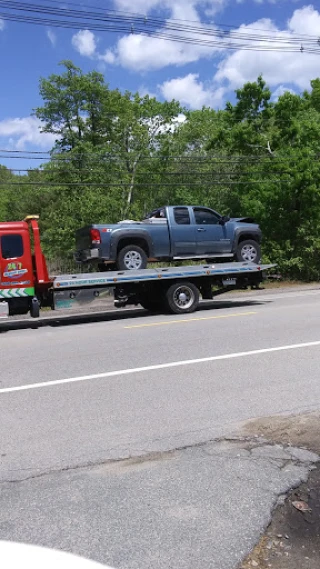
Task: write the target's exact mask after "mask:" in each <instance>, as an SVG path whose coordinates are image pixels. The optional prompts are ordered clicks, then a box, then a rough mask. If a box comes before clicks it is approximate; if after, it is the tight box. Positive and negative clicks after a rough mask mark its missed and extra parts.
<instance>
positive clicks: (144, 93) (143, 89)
mask: <svg viewBox="0 0 320 569" xmlns="http://www.w3.org/2000/svg"><path fill="white" fill-rule="evenodd" d="M138 93H139V95H140V97H146V96H148V97H149V98H150V99H156V98H157V95H156V93H153V92H152V91H150V89H148V87H145V85H141V86H140V87H139V89H138Z"/></svg>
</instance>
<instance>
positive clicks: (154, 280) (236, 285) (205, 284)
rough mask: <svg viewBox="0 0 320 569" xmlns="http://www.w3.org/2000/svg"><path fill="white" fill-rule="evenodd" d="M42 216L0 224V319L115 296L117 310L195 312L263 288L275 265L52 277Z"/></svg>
mask: <svg viewBox="0 0 320 569" xmlns="http://www.w3.org/2000/svg"><path fill="white" fill-rule="evenodd" d="M38 219H39V217H38V216H35V215H30V216H28V217H26V218H25V220H24V221H18V222H2V223H0V318H8V317H10V316H12V315H15V314H28V313H29V314H30V316H31V317H33V318H38V317H39V316H40V308H44V307H49V308H51V309H52V310H59V309H63V310H65V309H69V308H77V307H83V306H84V305H86V304H90V303H92V302H94V301H97V300H99V299H104V298H105V297H106V296H108V295H110V292H112V293H113V296H114V302H115V306H118V307H124V306H126V305H136V306H137V305H139V304H140V305H141V306H142V307H143V308H145V309H147V310H149V311H151V312H155V313H156V312H169V313H174V314H181V313H190V312H194V311H195V310H196V309H197V307H198V305H199V300H200V298H201V297H202V298H203V299H212V298H213V297H214V296H217V295H218V294H222V293H224V292H227V291H230V290H234V289H244V288H247V287H251V288H259V284H260V283H261V282H262V281H263V280H264V278H265V276H266V271H268V270H269V269H270V268H272V267H274V265H257V264H254V263H236V262H232V263H217V264H205V265H193V266H181V267H167V268H157V269H142V270H127V271H107V272H99V273H86V274H81V273H77V274H69V275H59V276H56V277H50V276H49V274H48V269H47V263H46V259H45V256H44V254H43V252H42V248H41V241H40V232H39V225H38Z"/></svg>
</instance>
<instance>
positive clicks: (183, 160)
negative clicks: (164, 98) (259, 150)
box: [0, 149, 320, 174]
mask: <svg viewBox="0 0 320 569" xmlns="http://www.w3.org/2000/svg"><path fill="white" fill-rule="evenodd" d="M266 150H267V149H266ZM1 152H3V151H2V150H0V159H1V158H2V159H6V160H11V159H20V160H51V161H52V163H59V162H62V163H63V162H73V161H79V160H83V159H85V158H90V157H91V156H92V157H94V159H93V160H91V163H96V162H98V163H99V164H102V165H105V166H110V167H111V168H113V169H114V168H115V167H116V166H117V164H121V163H123V164H126V163H127V158H119V157H118V156H115V157H110V156H106V157H105V158H103V159H101V157H99V156H97V155H96V154H94V153H88V154H81V155H79V156H78V155H74V156H70V157H59V158H55V157H51V158H50V157H48V158H37V157H35V156H29V155H26V156H7V155H1ZM302 159H304V160H308V162H309V163H310V164H313V163H316V164H320V155H319V157H318V158H311V157H302V158H301V157H299V158H291V157H290V156H287V157H277V156H276V155H275V154H273V155H272V156H271V155H270V154H269V155H268V154H267V152H266V153H265V156H262V155H260V156H254V155H245V154H243V155H230V156H229V157H228V156H226V155H222V156H221V155H219V154H215V155H208V156H206V157H203V158H202V157H195V156H191V157H190V158H189V157H188V156H185V155H178V156H172V157H163V156H159V157H158V156H150V157H145V158H140V160H139V163H140V162H141V163H142V164H145V163H151V164H152V163H153V164H154V162H155V161H156V162H157V164H159V165H163V164H165V165H168V166H170V165H172V166H173V165H177V164H181V165H188V164H190V165H193V164H200V165H203V166H206V165H208V164H212V163H214V162H215V161H216V164H217V165H219V164H240V165H241V164H245V163H249V164H251V165H252V166H254V165H255V164H256V163H257V164H261V163H262V164H263V163H266V164H274V163H280V164H286V163H288V164H295V163H300V162H301V160H302ZM7 170H8V171H16V172H41V173H46V174H49V173H57V172H63V171H68V172H69V173H70V172H72V171H82V172H85V171H88V172H89V171H90V172H92V171H93V168H74V167H72V170H60V169H56V170H54V169H52V170H50V169H48V170H46V169H43V168H42V167H41V166H39V167H36V168H35V169H32V168H15V169H12V168H8V169H7ZM0 173H1V170H0Z"/></svg>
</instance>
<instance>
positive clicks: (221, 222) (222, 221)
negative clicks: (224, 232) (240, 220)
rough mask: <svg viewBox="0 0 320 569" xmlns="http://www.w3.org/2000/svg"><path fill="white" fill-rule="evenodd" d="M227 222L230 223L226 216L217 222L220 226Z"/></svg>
mask: <svg viewBox="0 0 320 569" xmlns="http://www.w3.org/2000/svg"><path fill="white" fill-rule="evenodd" d="M227 221H230V217H229V216H228V215H223V216H222V217H221V219H220V221H219V223H220V225H224V224H225V223H227Z"/></svg>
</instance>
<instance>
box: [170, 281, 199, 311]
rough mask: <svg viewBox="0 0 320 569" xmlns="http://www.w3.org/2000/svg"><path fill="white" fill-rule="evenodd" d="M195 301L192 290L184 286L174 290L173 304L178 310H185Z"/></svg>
mask: <svg viewBox="0 0 320 569" xmlns="http://www.w3.org/2000/svg"><path fill="white" fill-rule="evenodd" d="M194 301H195V294H194V292H193V290H191V289H190V288H189V287H186V286H180V287H179V288H177V289H176V291H175V293H174V295H173V302H174V303H175V305H176V306H178V307H179V308H182V309H184V310H187V309H188V308H190V307H191V306H192V305H193V303H194Z"/></svg>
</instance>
